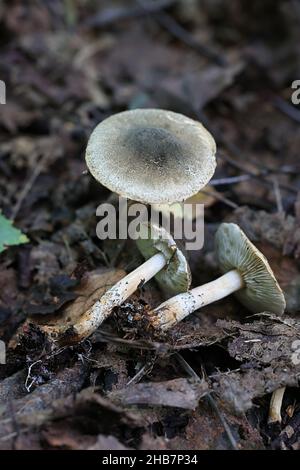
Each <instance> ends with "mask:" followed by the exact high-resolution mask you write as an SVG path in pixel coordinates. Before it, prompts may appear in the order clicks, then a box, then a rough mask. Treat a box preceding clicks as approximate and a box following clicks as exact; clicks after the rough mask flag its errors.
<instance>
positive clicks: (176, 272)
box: [42, 224, 191, 343]
mask: <svg viewBox="0 0 300 470" xmlns="http://www.w3.org/2000/svg"><path fill="white" fill-rule="evenodd" d="M142 225H144V224H141V226H142ZM141 233H144V236H145V235H149V236H150V237H151V238H149V239H148V240H144V245H143V244H142V245H143V246H144V250H145V252H147V255H146V258H148V259H147V261H145V262H144V263H143V264H141V266H139V267H138V268H136V269H135V270H134V271H132V272H131V273H129V274H128V275H127V276H125V277H123V278H122V279H121V280H119V281H118V282H117V283H116V284H115V285H113V287H111V288H110V289H109V290H107V291H106V292H105V293H104V294H103V295H102V296H101V297H100V298H99V300H97V301H96V302H95V303H94V304H93V305H92V307H90V308H89V309H88V310H87V311H84V312H83V314H82V315H81V316H80V317H79V318H76V321H73V322H72V319H71V321H68V322H67V323H66V322H65V321H63V322H62V323H58V324H55V325H45V326H42V330H43V331H45V332H46V333H47V334H48V335H49V336H50V337H52V339H54V340H57V341H58V342H61V343H64V342H68V343H73V342H78V341H82V340H83V339H85V338H87V337H88V336H90V335H91V334H92V333H93V332H94V331H95V330H96V329H97V328H98V327H99V326H100V325H101V323H102V322H103V321H104V320H106V318H108V317H109V315H110V314H111V312H112V310H113V308H114V307H117V306H119V305H121V304H122V303H123V302H124V301H125V300H126V299H128V297H130V296H131V295H132V294H133V293H134V292H135V291H136V290H137V289H138V287H140V286H142V285H144V284H145V283H146V282H148V281H149V280H150V279H151V278H152V277H154V276H156V275H158V273H159V279H158V280H159V281H160V282H163V283H165V290H167V291H168V293H169V294H171V295H172V294H173V293H174V292H176V293H178V292H183V291H186V290H188V289H189V287H190V284H191V275H190V270H189V266H188V263H187V261H186V258H185V256H184V255H183V253H182V252H181V250H180V249H179V248H178V246H177V245H176V243H175V241H174V239H173V238H172V236H171V235H170V234H169V233H168V232H167V231H166V230H165V229H163V228H161V227H157V226H156V225H154V224H152V225H150V224H149V225H148V224H147V226H146V227H144V229H143V230H142V229H141ZM146 246H147V248H146ZM150 252H151V254H150ZM148 254H149V256H148Z"/></svg>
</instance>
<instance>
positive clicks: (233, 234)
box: [215, 223, 286, 315]
mask: <svg viewBox="0 0 300 470" xmlns="http://www.w3.org/2000/svg"><path fill="white" fill-rule="evenodd" d="M215 250H216V255H217V259H218V263H219V267H220V270H221V272H222V273H227V272H228V271H231V270H233V269H236V270H238V271H239V273H240V274H241V276H242V278H243V280H244V283H245V287H244V288H243V289H241V290H239V291H237V292H236V293H235V295H236V297H237V298H238V299H239V301H240V302H241V303H242V304H243V305H244V306H245V307H247V308H248V309H249V310H250V311H252V312H254V313H259V312H263V311H269V312H273V313H276V314H277V315H282V314H283V312H284V310H285V307H286V302H285V298H284V294H283V292H282V290H281V288H280V286H279V284H278V282H277V280H276V278H275V276H274V273H273V271H272V269H271V267H270V265H269V263H268V261H267V259H266V258H265V256H264V255H263V254H262V253H261V252H260V251H259V250H258V249H257V248H256V247H255V246H254V245H253V243H251V242H250V240H249V239H248V238H247V236H246V235H245V233H244V232H243V231H242V230H241V228H240V227H239V226H238V225H236V224H232V223H229V224H228V223H223V224H221V225H220V227H219V229H218V230H217V233H216V237H215Z"/></svg>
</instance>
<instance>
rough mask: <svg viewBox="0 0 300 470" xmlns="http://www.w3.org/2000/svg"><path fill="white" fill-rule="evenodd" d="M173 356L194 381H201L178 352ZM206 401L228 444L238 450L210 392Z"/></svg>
mask: <svg viewBox="0 0 300 470" xmlns="http://www.w3.org/2000/svg"><path fill="white" fill-rule="evenodd" d="M175 356H176V358H177V360H178V362H179V363H180V364H181V366H182V367H183V368H184V369H185V371H186V372H187V373H188V374H189V375H190V376H191V377H192V378H193V379H194V380H195V381H196V382H201V379H200V377H199V375H198V374H197V373H196V372H195V371H194V369H193V368H192V367H191V366H190V365H189V364H188V362H187V361H186V360H185V359H184V358H183V357H182V356H181V354H179V353H175ZM205 398H207V400H208V402H209V403H210V405H211V407H212V408H213V410H214V411H215V412H216V414H217V416H218V418H219V419H220V421H221V423H222V425H223V427H224V429H225V432H226V434H227V437H228V440H229V441H230V444H231V446H232V448H233V449H234V450H239V448H238V445H237V442H236V440H235V438H234V436H233V434H232V432H231V429H230V427H229V425H228V423H227V420H226V418H225V417H224V416H223V414H222V413H221V411H220V410H219V408H218V405H217V403H216V401H215V399H214V398H213V397H212V396H211V394H207V395H206V397H205Z"/></svg>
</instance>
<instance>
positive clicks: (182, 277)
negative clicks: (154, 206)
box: [136, 223, 191, 296]
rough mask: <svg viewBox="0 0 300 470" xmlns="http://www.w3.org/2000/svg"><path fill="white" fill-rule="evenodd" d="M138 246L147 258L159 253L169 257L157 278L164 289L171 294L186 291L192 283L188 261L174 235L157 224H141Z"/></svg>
mask: <svg viewBox="0 0 300 470" xmlns="http://www.w3.org/2000/svg"><path fill="white" fill-rule="evenodd" d="M136 244H137V247H138V249H139V251H140V252H141V254H142V255H143V257H144V258H145V259H146V260H147V259H149V258H151V257H152V256H154V255H155V254H157V253H162V254H163V255H164V256H165V258H166V259H167V264H166V266H165V267H164V268H163V269H162V270H161V271H159V273H158V274H156V276H155V279H156V281H157V282H158V284H159V286H160V288H161V289H162V291H163V292H164V293H165V294H166V295H169V296H172V295H176V294H180V293H181V292H186V291H187V290H188V289H189V287H190V285H191V272H190V268H189V265H188V262H187V260H186V258H185V256H184V254H183V253H182V251H181V250H180V249H179V248H178V246H177V244H176V243H175V241H174V239H173V238H172V236H171V235H170V234H169V233H168V232H167V231H166V230H165V229H164V228H162V227H158V226H157V225H155V224H150V223H149V224H148V223H143V224H141V230H140V238H139V239H138V240H137V241H136Z"/></svg>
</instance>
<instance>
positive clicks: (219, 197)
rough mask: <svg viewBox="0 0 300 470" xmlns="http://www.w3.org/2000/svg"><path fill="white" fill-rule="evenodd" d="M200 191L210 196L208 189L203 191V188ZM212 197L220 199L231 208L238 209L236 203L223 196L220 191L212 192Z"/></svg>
mask: <svg viewBox="0 0 300 470" xmlns="http://www.w3.org/2000/svg"><path fill="white" fill-rule="evenodd" d="M200 193H203V194H207V195H208V196H211V195H212V194H211V193H210V192H209V191H205V189H201V190H200ZM213 197H215V198H216V199H219V200H220V201H222V202H224V204H226V205H227V206H229V207H231V208H232V209H238V207H239V206H238V204H236V203H235V202H233V201H231V200H230V199H228V198H227V197H225V196H223V195H222V194H221V193H217V192H216V193H213Z"/></svg>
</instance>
